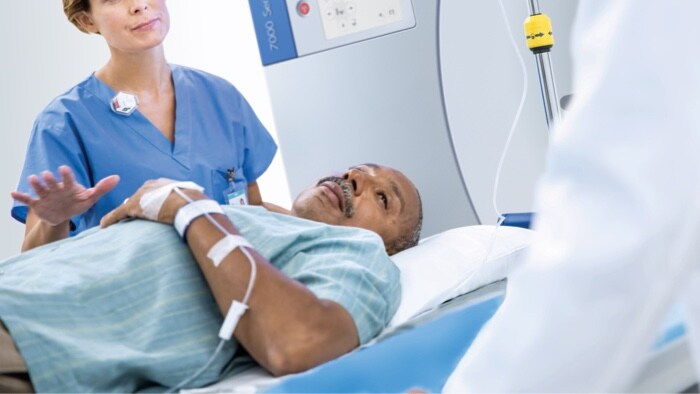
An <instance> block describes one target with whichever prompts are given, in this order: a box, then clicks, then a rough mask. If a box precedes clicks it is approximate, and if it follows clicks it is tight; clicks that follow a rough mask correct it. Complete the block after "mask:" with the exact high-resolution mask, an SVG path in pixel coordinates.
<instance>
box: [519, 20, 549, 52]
mask: <svg viewBox="0 0 700 394" xmlns="http://www.w3.org/2000/svg"><path fill="white" fill-rule="evenodd" d="M524 27H525V38H526V39H527V47H528V48H530V50H531V51H532V52H533V53H535V54H537V53H544V52H549V50H550V49H551V48H552V47H553V46H554V34H553V33H552V22H551V21H550V20H549V17H548V16H547V15H545V14H535V15H530V16H529V17H528V18H527V19H525V23H524Z"/></svg>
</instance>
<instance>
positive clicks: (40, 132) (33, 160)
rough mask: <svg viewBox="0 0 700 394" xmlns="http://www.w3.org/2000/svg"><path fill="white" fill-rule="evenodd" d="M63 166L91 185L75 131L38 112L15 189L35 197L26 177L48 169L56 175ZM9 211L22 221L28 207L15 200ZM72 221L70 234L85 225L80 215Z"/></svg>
mask: <svg viewBox="0 0 700 394" xmlns="http://www.w3.org/2000/svg"><path fill="white" fill-rule="evenodd" d="M49 125H50V126H49ZM62 165H67V166H68V167H70V168H71V170H73V173H74V174H75V178H76V181H77V182H79V183H80V184H82V185H85V186H86V187H90V186H92V181H91V179H90V177H89V171H88V168H87V159H86V157H85V154H84V151H83V149H82V147H81V143H80V140H79V138H78V137H77V135H76V132H75V130H73V128H72V127H71V126H70V123H69V122H66V121H64V120H63V119H58V120H54V119H50V118H49V117H48V115H46V114H45V113H44V114H41V115H39V118H38V119H37V121H36V122H35V123H34V128H33V130H32V134H31V137H30V139H29V144H28V146H27V154H26V156H25V159H24V166H23V167H22V173H21V175H20V178H19V182H18V184H17V191H19V192H21V193H27V194H30V195H33V196H35V193H34V190H33V189H32V187H31V186H30V185H29V182H28V181H27V178H28V177H29V176H30V175H33V174H36V175H39V174H41V173H42V172H43V171H51V172H52V173H53V174H54V175H57V172H58V167H60V166H62ZM11 214H12V217H13V218H15V219H16V220H18V221H20V222H22V223H25V222H26V220H27V206H26V205H24V204H22V203H19V202H17V201H15V202H14V203H13V206H12V211H11ZM71 222H72V225H71V230H72V231H71V233H77V232H79V231H81V230H82V229H84V228H85V227H86V224H85V223H84V219H83V217H82V215H81V216H76V217H74V218H72V219H71Z"/></svg>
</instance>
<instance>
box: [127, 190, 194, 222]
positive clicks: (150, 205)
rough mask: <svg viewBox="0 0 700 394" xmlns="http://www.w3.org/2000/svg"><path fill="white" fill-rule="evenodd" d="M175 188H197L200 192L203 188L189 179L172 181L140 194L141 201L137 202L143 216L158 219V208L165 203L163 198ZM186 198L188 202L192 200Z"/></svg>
mask: <svg viewBox="0 0 700 394" xmlns="http://www.w3.org/2000/svg"><path fill="white" fill-rule="evenodd" d="M175 188H177V189H190V190H197V191H200V192H201V191H203V190H204V188H203V187H201V186H199V185H198V184H196V183H194V182H189V181H187V182H174V183H170V184H167V185H164V186H161V187H159V188H158V189H156V190H153V191H150V192H148V193H146V194H144V195H143V196H141V201H139V204H140V205H141V210H142V211H143V216H145V217H146V219H150V220H158V213H159V212H160V208H161V207H162V206H163V203H165V199H166V198H168V196H169V195H170V192H171V191H173V189H175ZM180 195H181V196H182V195H184V193H183V194H180ZM187 200H188V201H189V202H192V200H191V199H189V198H188V199H187Z"/></svg>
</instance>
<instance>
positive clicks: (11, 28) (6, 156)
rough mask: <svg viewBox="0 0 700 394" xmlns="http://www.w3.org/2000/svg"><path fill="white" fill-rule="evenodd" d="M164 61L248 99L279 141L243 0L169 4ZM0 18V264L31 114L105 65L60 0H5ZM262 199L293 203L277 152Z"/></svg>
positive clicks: (95, 42)
mask: <svg viewBox="0 0 700 394" xmlns="http://www.w3.org/2000/svg"><path fill="white" fill-rule="evenodd" d="M167 4H168V6H169V9H170V13H171V31H170V34H169V36H168V39H167V41H166V53H167V57H168V60H169V61H170V62H172V63H179V64H183V65H187V66H191V67H195V68H200V69H202V70H205V71H208V72H211V73H214V74H217V75H220V76H222V77H224V78H226V79H228V80H229V81H231V82H232V83H233V84H234V85H236V87H237V88H238V89H239V90H240V91H241V92H242V93H243V95H245V97H246V98H247V99H248V101H249V102H250V103H251V105H252V106H253V108H254V109H255V110H256V112H257V114H258V116H259V117H260V119H261V120H262V122H263V123H264V124H265V125H266V126H267V127H268V130H270V132H271V133H272V134H273V136H274V137H275V138H276V132H275V127H274V123H273V120H272V110H271V107H270V103H269V98H268V94H267V87H266V84H265V79H264V74H263V69H262V66H261V64H260V58H259V55H258V51H257V45H256V42H255V34H254V31H253V25H252V20H251V16H250V13H249V10H248V2H247V1H244V0H169V1H168V2H167ZM2 5H3V12H2V15H1V16H0V53H1V54H2V55H0V56H1V59H2V60H1V61H0V119H1V121H2V125H3V129H2V130H0V135H2V143H1V144H0V160H2V164H3V166H2V168H3V170H2V171H0V204H1V206H2V207H3V208H4V209H3V210H2V211H0V259H3V258H5V257H8V256H10V255H13V254H16V253H18V252H19V248H20V244H21V241H22V238H23V234H24V226H23V225H21V224H19V223H17V222H16V221H15V220H14V219H12V218H11V217H10V214H9V211H10V207H11V205H12V201H11V198H10V191H11V190H14V189H15V187H16V185H17V180H18V177H19V174H20V171H21V167H22V163H23V161H24V153H25V149H26V144H27V140H28V138H29V133H30V131H31V128H32V124H33V122H34V118H35V117H36V115H37V114H38V113H39V112H40V111H41V110H42V109H43V108H44V106H46V104H48V102H49V101H50V100H51V99H53V98H54V97H56V96H57V95H59V94H61V93H62V92H64V91H66V90H68V89H69V88H70V87H72V86H73V85H75V84H76V83H78V82H80V81H81V80H83V79H84V78H85V77H86V76H88V75H89V74H90V73H91V72H92V71H94V70H96V69H97V68H99V67H100V66H102V65H103V64H104V63H105V62H106V61H107V58H108V55H109V54H108V50H107V47H106V45H105V44H104V42H103V40H102V38H101V37H98V36H87V35H85V34H83V33H80V32H79V31H78V30H77V29H75V28H74V27H73V25H71V24H70V23H69V22H68V21H67V20H66V18H65V16H64V14H63V10H62V8H61V1H59V0H22V1H3V4H2ZM259 183H260V186H261V189H262V193H263V198H265V200H267V201H270V202H273V203H276V204H279V205H282V206H289V205H290V197H289V192H288V187H287V180H286V176H285V174H284V169H283V167H282V162H281V159H280V155H278V156H277V157H276V159H275V161H274V162H273V164H272V167H271V168H270V169H269V170H268V171H267V173H265V175H263V177H262V178H261V179H260V181H259Z"/></svg>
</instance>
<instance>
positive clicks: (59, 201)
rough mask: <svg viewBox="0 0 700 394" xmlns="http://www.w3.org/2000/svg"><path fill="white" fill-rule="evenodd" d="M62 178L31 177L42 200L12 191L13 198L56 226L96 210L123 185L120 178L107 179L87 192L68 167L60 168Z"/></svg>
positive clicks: (109, 177) (51, 176)
mask: <svg viewBox="0 0 700 394" xmlns="http://www.w3.org/2000/svg"><path fill="white" fill-rule="evenodd" d="M58 172H59V174H60V176H61V179H59V180H57V179H56V178H55V177H54V176H53V174H52V173H51V172H50V171H44V172H42V173H41V178H43V181H42V179H41V178H40V177H38V176H36V175H31V176H30V177H29V184H30V185H31V186H32V189H34V192H35V193H36V195H37V197H38V198H32V196H30V195H29V194H25V193H19V192H11V193H10V194H11V195H12V198H14V199H15V200H17V201H19V202H21V203H23V204H26V205H27V206H28V207H29V209H31V210H32V212H34V214H35V215H36V216H37V217H39V218H40V219H41V220H43V221H44V222H46V223H48V224H50V225H52V226H56V225H58V224H61V223H65V222H66V221H68V220H70V218H71V217H73V216H76V215H80V214H81V213H83V212H85V211H87V210H88V209H90V207H92V206H93V205H94V204H95V203H96V202H97V200H99V199H100V197H102V196H103V195H104V194H105V193H107V192H109V191H110V190H112V189H113V188H114V187H115V186H116V185H117V183H119V176H117V175H111V176H108V177H105V178H103V179H102V180H100V181H99V182H97V184H96V185H95V187H91V188H89V189H86V188H85V186H83V185H81V184H80V183H77V182H76V181H75V176H74V175H73V171H71V169H70V168H69V167H68V166H61V167H59V169H58Z"/></svg>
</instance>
